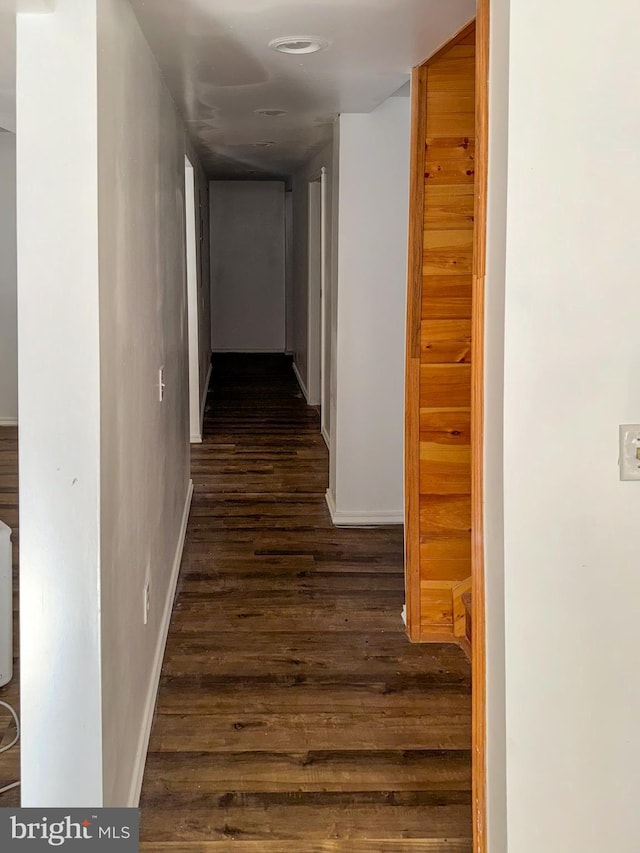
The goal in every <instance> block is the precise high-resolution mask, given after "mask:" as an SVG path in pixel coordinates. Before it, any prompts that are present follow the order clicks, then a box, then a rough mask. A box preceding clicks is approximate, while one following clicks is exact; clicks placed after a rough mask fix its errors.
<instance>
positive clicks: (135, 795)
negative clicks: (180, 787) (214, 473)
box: [127, 480, 193, 808]
mask: <svg viewBox="0 0 640 853" xmlns="http://www.w3.org/2000/svg"><path fill="white" fill-rule="evenodd" d="M192 498H193V480H189V486H188V488H187V495H186V498H185V502H184V509H183V511H182V521H181V523H180V532H179V534H178V542H177V544H176V552H175V556H174V559H173V568H172V570H171V579H170V581H169V589H168V591H167V598H166V601H165V603H164V612H163V614H162V622H161V623H160V632H159V635H158V644H157V646H156V653H155V657H154V660H153V669H152V672H151V679H150V681H149V690H148V693H147V701H146V703H145V710H144V719H143V725H142V730H141V732H140V739H139V741H138V750H137V752H136V760H135V763H134V765H133V768H134V770H133V777H132V779H131V788H130V789H129V800H128V803H127V805H128V806H129V807H130V808H137V807H138V803H139V802H140V792H141V790H142V780H143V778H144V769H145V765H146V763H147V751H148V749H149V739H150V737H151V725H152V723H153V714H154V711H155V707H156V699H157V696H158V688H159V686H160V673H161V672H162V661H163V658H164V650H165V646H166V645H167V635H168V633H169V624H170V622H171V614H172V612H173V601H174V598H175V595H176V587H177V585H178V575H179V574H180V564H181V563H182V551H183V549H184V542H185V538H186V535H187V522H188V521H189V511H190V509H191V499H192Z"/></svg>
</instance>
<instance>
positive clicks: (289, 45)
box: [269, 36, 329, 56]
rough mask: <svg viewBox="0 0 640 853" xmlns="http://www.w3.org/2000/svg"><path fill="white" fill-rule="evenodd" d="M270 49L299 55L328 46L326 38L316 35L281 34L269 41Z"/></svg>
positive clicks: (314, 51)
mask: <svg viewBox="0 0 640 853" xmlns="http://www.w3.org/2000/svg"><path fill="white" fill-rule="evenodd" d="M269 47H270V48H271V50H277V51H278V53H293V54H295V55H296V56H300V55H301V54H303V53H317V52H318V51H319V50H325V49H326V48H327V47H329V42H328V41H327V40H326V39H323V38H319V37H318V36H281V37H280V38H277V39H273V41H270V42H269Z"/></svg>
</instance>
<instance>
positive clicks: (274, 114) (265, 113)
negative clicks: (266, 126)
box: [254, 110, 287, 118]
mask: <svg viewBox="0 0 640 853" xmlns="http://www.w3.org/2000/svg"><path fill="white" fill-rule="evenodd" d="M254 112H255V113H256V114H257V115H259V116H268V117H269V118H279V117H280V116H285V115H286V114H287V111H286V110H254Z"/></svg>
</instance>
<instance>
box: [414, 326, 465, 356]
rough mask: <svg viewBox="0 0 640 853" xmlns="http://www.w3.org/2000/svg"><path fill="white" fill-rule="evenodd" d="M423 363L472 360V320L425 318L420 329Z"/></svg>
mask: <svg viewBox="0 0 640 853" xmlns="http://www.w3.org/2000/svg"><path fill="white" fill-rule="evenodd" d="M420 358H421V361H422V363H423V364H428V363H433V364H447V363H454V364H464V363H465V362H470V361H471V320H466V319H465V320H432V319H429V320H424V321H423V322H422V328H421V330H420Z"/></svg>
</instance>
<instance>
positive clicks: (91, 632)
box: [17, 0, 102, 808]
mask: <svg viewBox="0 0 640 853" xmlns="http://www.w3.org/2000/svg"><path fill="white" fill-rule="evenodd" d="M34 57H37V58H38V61H37V62H34ZM96 62H97V38H96V0H58V4H57V11H56V13H55V14H54V15H46V16H42V17H38V16H31V15H23V16H19V17H18V90H17V101H18V117H19V120H18V137H17V139H18V152H17V179H18V208H17V217H18V317H19V325H18V341H19V405H20V680H21V702H20V705H21V717H22V739H21V747H20V753H21V765H22V768H21V777H22V789H21V792H22V804H23V805H24V806H33V807H36V806H51V807H53V806H60V807H67V808H68V807H69V806H99V805H101V803H102V710H101V692H102V690H101V659H100V620H99V612H100V595H99V591H100V514H99V507H100V352H99V347H100V329H99V319H98V162H97V156H96V151H97V92H96V85H97V81H96V73H95V71H96ZM70 92H72V93H73V97H70V96H69V93H70ZM43 128H46V133H43Z"/></svg>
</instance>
